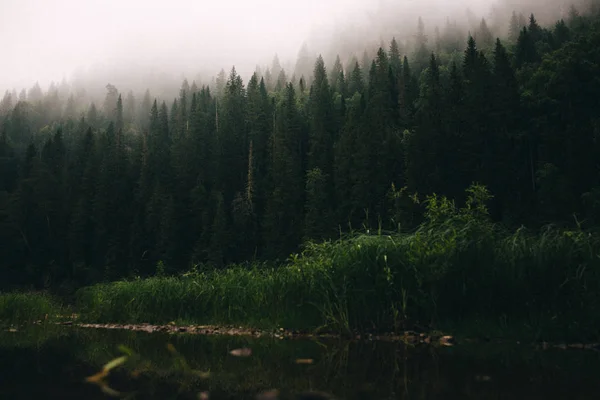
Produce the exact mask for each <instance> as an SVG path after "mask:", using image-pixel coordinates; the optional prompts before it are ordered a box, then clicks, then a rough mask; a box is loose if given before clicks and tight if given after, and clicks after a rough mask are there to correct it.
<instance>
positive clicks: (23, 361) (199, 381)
mask: <svg viewBox="0 0 600 400" xmlns="http://www.w3.org/2000/svg"><path fill="white" fill-rule="evenodd" d="M169 344H171V345H172V346H169ZM120 346H125V347H126V348H123V347H120ZM169 348H170V350H169ZM242 348H248V349H251V350H252V354H251V355H250V356H247V357H237V356H235V355H232V354H231V351H232V350H236V349H242ZM124 351H130V352H131V353H130V355H129V356H128V359H127V361H126V362H125V363H124V364H123V365H121V366H119V367H117V368H115V369H114V370H111V372H110V375H109V376H108V378H107V379H106V383H107V385H108V388H109V389H107V390H109V391H110V390H115V391H118V392H120V394H121V398H129V399H200V398H206V397H205V395H204V397H202V396H203V395H201V393H202V392H205V393H206V392H208V395H209V397H208V398H210V399H256V398H257V395H259V394H260V393H263V392H265V391H268V390H272V389H277V390H278V391H279V396H278V398H279V399H293V398H297V397H296V396H298V394H299V393H302V392H305V391H310V390H313V391H316V390H318V391H322V392H327V393H330V394H332V395H333V396H335V398H338V399H528V400H532V399H544V400H554V399H569V400H575V399H598V398H600V353H598V352H593V351H589V350H560V349H552V350H533V349H531V348H530V347H526V346H523V345H521V346H519V345H516V344H515V345H511V346H506V345H502V346H499V345H493V344H486V345H458V346H454V347H442V348H431V347H429V348H428V347H420V348H411V347H405V346H404V345H402V344H394V343H377V342H363V343H342V342H317V341H306V340H305V341H300V340H278V339H259V340H256V339H248V338H240V337H203V336H192V335H186V334H181V335H180V334H176V335H172V334H171V335H170V334H164V333H152V334H150V333H139V332H138V333H136V332H128V331H117V330H94V329H81V328H79V329H78V328H72V327H54V326H52V327H50V328H43V327H36V328H35V329H25V330H19V331H17V332H8V331H5V330H4V329H2V331H0V399H110V398H114V397H110V396H109V395H108V394H106V393H103V392H102V389H101V387H100V386H99V385H95V384H91V383H87V382H85V378H86V377H88V376H91V375H94V374H95V373H97V372H99V371H100V370H101V369H102V367H103V365H105V364H106V363H107V362H109V361H111V360H113V359H115V358H116V357H120V356H123V355H124V354H125V353H124ZM234 353H235V352H234ZM298 359H311V360H313V363H312V364H308V363H306V361H304V363H300V364H299V363H297V360H298ZM207 373H209V374H208V376H207Z"/></svg>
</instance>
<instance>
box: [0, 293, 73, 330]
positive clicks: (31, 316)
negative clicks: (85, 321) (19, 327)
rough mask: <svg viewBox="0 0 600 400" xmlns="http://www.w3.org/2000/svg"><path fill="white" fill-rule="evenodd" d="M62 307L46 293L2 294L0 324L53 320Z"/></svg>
mask: <svg viewBox="0 0 600 400" xmlns="http://www.w3.org/2000/svg"><path fill="white" fill-rule="evenodd" d="M60 312H61V306H60V305H59V303H58V302H57V301H55V300H54V299H53V298H52V297H51V296H50V295H47V294H44V293H0V324H2V323H8V324H12V323H21V322H32V321H38V320H53V319H55V318H56V316H57V315H58V314H60Z"/></svg>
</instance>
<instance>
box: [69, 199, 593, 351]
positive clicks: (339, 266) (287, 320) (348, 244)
mask: <svg viewBox="0 0 600 400" xmlns="http://www.w3.org/2000/svg"><path fill="white" fill-rule="evenodd" d="M485 198H486V194H485V192H484V193H477V192H472V193H471V197H470V201H469V202H468V203H467V206H466V207H465V208H464V209H461V210H457V209H456V208H455V207H454V205H453V203H451V202H449V201H448V200H446V199H443V198H441V199H439V198H436V197H433V198H430V200H429V203H428V206H427V213H426V222H425V223H424V224H423V225H421V226H420V228H419V229H418V230H417V231H416V232H414V233H411V234H392V235H383V234H376V235H359V236H354V237H352V238H347V239H343V240H338V241H333V242H325V243H321V244H308V245H306V248H305V250H304V251H303V252H302V253H301V254H299V255H295V256H293V257H291V258H290V260H289V262H288V263H287V264H286V265H284V266H281V267H278V268H272V267H266V266H264V265H253V266H251V267H242V266H234V267H232V268H229V269H226V270H219V271H208V272H200V273H199V272H192V273H189V274H186V275H185V276H180V277H155V278H150V279H144V280H133V281H120V282H114V283H108V284H101V285H96V286H92V287H88V288H84V289H82V290H80V291H79V292H78V293H77V308H78V310H79V312H80V313H81V315H82V316H83V317H84V318H86V319H88V320H92V321H96V322H151V323H166V322H169V321H172V320H174V321H184V322H191V323H201V324H204V323H211V324H215V323H216V324H240V325H246V326H255V327H269V328H271V327H273V328H274V327H279V326H281V327H286V328H294V329H311V330H312V329H328V330H334V331H337V332H341V333H349V332H351V331H355V330H359V331H368V330H373V329H376V330H387V331H390V330H403V329H414V328H424V329H435V328H437V329H462V330H465V331H466V332H468V333H473V334H481V335H485V336H491V337H493V336H506V335H509V334H510V333H511V332H512V333H515V334H518V335H520V336H522V337H523V336H527V337H531V338H532V339H537V340H553V339H556V340H595V339H598V337H599V336H600V335H599V333H600V332H599V328H598V327H599V326H600V313H598V312H597V311H598V310H599V309H600V258H599V255H600V236H599V235H597V234H592V233H587V232H583V231H563V230H559V229H556V228H552V227H548V228H545V229H544V230H542V231H541V232H537V233H535V234H533V233H531V232H527V231H526V230H524V229H520V230H517V231H516V232H506V231H504V230H503V229H501V228H500V227H499V226H497V225H495V224H492V223H491V222H489V221H488V219H487V215H486V212H487V210H486V209H485V207H484V205H483V203H484V200H485ZM482 199H483V200H482Z"/></svg>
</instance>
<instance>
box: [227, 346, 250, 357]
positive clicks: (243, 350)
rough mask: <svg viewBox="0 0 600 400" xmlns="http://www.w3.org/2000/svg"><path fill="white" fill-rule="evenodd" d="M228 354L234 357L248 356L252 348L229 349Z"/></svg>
mask: <svg viewBox="0 0 600 400" xmlns="http://www.w3.org/2000/svg"><path fill="white" fill-rule="evenodd" d="M229 354H231V355H232V356H236V357H249V356H250V355H252V349H249V348H247V347H244V348H241V349H235V350H231V351H230V352H229Z"/></svg>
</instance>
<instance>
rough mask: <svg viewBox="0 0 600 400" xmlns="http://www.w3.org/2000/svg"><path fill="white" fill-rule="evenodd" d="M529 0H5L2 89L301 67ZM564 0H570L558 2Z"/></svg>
mask: <svg viewBox="0 0 600 400" xmlns="http://www.w3.org/2000/svg"><path fill="white" fill-rule="evenodd" d="M511 3H512V4H511ZM523 3H524V2H523V1H519V2H517V1H512V0H456V1H449V0H379V1H378V0H251V1H250V0H229V1H205V0H170V1H156V0H143V1H142V0H0V49H2V58H1V60H0V90H2V92H3V91H4V90H6V89H12V88H16V89H17V90H19V89H20V88H23V87H31V86H32V85H33V83H34V82H36V81H38V82H39V83H40V85H42V87H43V88H44V87H47V85H48V84H49V83H50V82H52V81H54V82H60V81H61V80H63V79H67V80H69V81H77V80H79V81H80V82H87V83H88V84H91V83H90V82H97V83H98V85H102V86H101V87H103V86H104V85H105V84H106V83H108V82H111V83H113V84H115V85H116V86H117V87H119V89H124V88H121V87H120V85H121V86H122V85H127V86H129V87H130V88H135V89H137V90H140V88H143V87H154V86H157V85H159V84H171V82H176V81H179V82H181V80H182V78H183V77H187V78H188V79H190V81H191V80H193V79H198V80H206V81H208V80H209V79H210V77H212V76H214V75H216V74H217V73H218V72H219V70H220V69H221V68H224V69H225V70H226V71H227V70H229V69H230V68H231V66H233V65H235V67H236V69H237V71H238V72H239V73H241V75H242V76H243V77H244V78H246V79H247V77H248V76H249V75H250V74H251V73H252V72H253V71H254V70H255V68H256V66H257V65H268V64H269V63H270V62H271V60H272V58H273V56H274V55H275V54H277V55H278V56H279V59H280V60H281V62H282V65H283V67H284V68H286V71H289V69H292V70H293V65H294V63H295V59H296V56H297V55H298V51H299V49H300V48H301V46H302V45H303V44H307V45H308V48H310V51H311V53H312V54H314V55H316V54H317V53H322V54H323V55H324V56H325V57H326V60H327V58H329V61H330V62H331V61H333V60H331V58H332V57H335V54H336V53H338V52H341V53H347V55H349V54H352V53H354V52H359V51H362V49H364V48H365V46H373V45H378V44H379V43H380V42H381V41H383V40H389V38H390V37H391V36H399V37H400V38H402V37H403V36H404V37H405V38H409V37H410V32H413V31H414V30H415V28H416V21H417V18H418V17H419V16H422V17H423V20H424V21H425V23H426V27H427V28H428V29H433V27H434V25H437V24H441V23H443V22H444V21H445V20H446V18H447V17H450V18H452V19H453V20H455V21H458V22H459V23H464V24H468V22H469V16H471V18H473V16H477V18H480V17H482V16H484V17H486V16H489V15H490V13H491V11H492V10H493V9H496V10H499V9H504V8H505V9H506V10H512V9H513V8H515V7H517V8H518V7H521V8H523V7H525V6H523ZM525 3H527V7H530V8H535V7H537V9H538V10H540V11H542V10H551V9H553V8H552V7H548V4H549V2H547V1H540V0H528V1H526V2H525ZM559 3H564V2H562V1H558V0H557V1H556V2H554V3H552V4H559ZM554 8H556V7H554ZM467 10H469V11H468V12H467ZM505 14H506V15H508V14H507V13H505ZM498 15H500V14H498ZM504 22H505V21H502V22H499V23H498V24H499V28H498V29H500V27H501V26H502V24H503V23H504ZM492 25H493V24H492ZM312 54H311V55H312ZM291 72H293V71H291Z"/></svg>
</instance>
